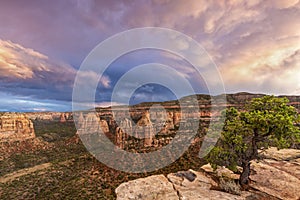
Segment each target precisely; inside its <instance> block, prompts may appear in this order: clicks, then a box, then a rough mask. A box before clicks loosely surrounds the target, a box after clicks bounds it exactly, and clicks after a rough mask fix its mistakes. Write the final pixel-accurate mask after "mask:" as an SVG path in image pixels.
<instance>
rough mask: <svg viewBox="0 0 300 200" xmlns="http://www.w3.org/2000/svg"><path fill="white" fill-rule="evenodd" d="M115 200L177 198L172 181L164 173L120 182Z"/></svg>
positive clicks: (162, 199)
mask: <svg viewBox="0 0 300 200" xmlns="http://www.w3.org/2000/svg"><path fill="white" fill-rule="evenodd" d="M116 194H117V200H137V199H143V200H167V199H168V200H179V197H178V195H177V192H176V191H175V190H174V188H173V185H172V183H170V182H169V181H168V179H167V178H166V177H165V176H164V175H154V176H149V177H146V178H140V179H136V180H133V181H129V182H126V183H122V184H121V185H120V186H119V187H118V188H117V189H116Z"/></svg>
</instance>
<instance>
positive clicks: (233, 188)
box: [219, 177, 242, 195]
mask: <svg viewBox="0 0 300 200" xmlns="http://www.w3.org/2000/svg"><path fill="white" fill-rule="evenodd" d="M219 187H220V188H221V190H224V191H225V192H228V193H230V194H235V195H241V193H242V192H241V188H240V185H239V184H238V183H236V182H235V181H234V180H232V179H228V178H223V177H221V178H220V183H219Z"/></svg>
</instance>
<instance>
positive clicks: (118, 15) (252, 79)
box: [0, 0, 300, 111]
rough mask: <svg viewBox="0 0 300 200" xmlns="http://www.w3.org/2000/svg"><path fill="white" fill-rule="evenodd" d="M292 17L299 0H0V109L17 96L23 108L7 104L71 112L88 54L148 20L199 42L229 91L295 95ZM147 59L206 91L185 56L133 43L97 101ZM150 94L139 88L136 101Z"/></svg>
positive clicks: (298, 60) (296, 35) (297, 29)
mask: <svg viewBox="0 0 300 200" xmlns="http://www.w3.org/2000/svg"><path fill="white" fill-rule="evenodd" d="M299 19H300V1H299V0H286V1H284V0H274V1H272V0H267V1H264V0H254V1H248V2H246V1H241V0H230V1H226V0H221V1H205V0H203V1H199V0H191V1H181V0H152V1H96V0H87V1H55V2H54V1H51V2H50V1H49V2H45V1H33V0H30V1H6V2H5V3H1V6H0V27H1V28H0V102H1V105H0V111H1V110H2V111H4V110H12V109H8V108H11V107H12V104H13V103H16V102H18V101H27V102H28V107H26V108H24V107H22V106H21V104H15V105H16V106H17V108H15V109H16V110H22V111H30V110H33V108H35V109H45V110H70V108H71V107H70V102H71V101H72V87H73V83H74V79H75V76H76V72H77V71H78V69H79V67H80V65H81V63H82V62H83V60H84V59H85V57H86V56H87V55H88V54H89V52H90V51H91V50H92V49H93V48H94V47H95V46H96V45H98V44H99V43H100V42H101V41H103V40H105V39H106V38H108V37H110V36H112V35H114V34H117V33H119V32H121V31H125V30H129V29H132V28H138V27H149V26H151V27H163V28H169V29H173V30H176V31H180V32H182V33H184V34H186V35H188V36H190V37H191V38H193V39H194V40H196V41H197V42H198V43H199V44H201V45H202V46H203V47H204V48H205V50H206V51H207V53H208V54H209V55H210V56H211V58H212V59H213V61H214V63H215V64H216V66H217V67H218V69H219V71H220V73H221V76H222V79H223V81H224V87H225V90H226V92H227V93H236V92H241V91H246V92H253V93H266V94H286V95H291V94H297V95H299V93H300V21H299ZM174 42H176V41H174ZM153 61H155V62H157V63H164V64H168V65H169V66H170V67H173V68H174V69H176V70H177V71H178V72H179V73H182V74H184V77H186V78H187V79H188V80H189V81H190V82H191V83H192V84H193V87H195V88H196V92H197V93H206V92H207V88H206V86H205V80H204V81H203V80H202V79H201V77H199V76H198V75H195V73H194V71H193V69H192V67H191V66H189V65H188V63H186V62H185V61H184V59H182V58H178V57H173V56H172V55H171V54H167V53H162V52H150V53H149V51H141V52H136V54H134V53H130V54H129V55H124V56H123V57H120V58H119V59H118V60H116V62H114V63H112V67H111V69H110V70H108V71H107V72H106V73H105V75H104V76H103V77H102V78H101V80H100V84H99V88H98V94H97V95H96V101H97V102H98V103H106V102H109V100H110V96H111V92H112V90H113V87H114V85H115V84H116V82H117V80H118V79H119V78H120V77H121V76H122V75H123V74H124V73H125V72H126V71H128V70H130V69H131V68H132V67H134V66H136V65H138V64H144V63H149V62H153ZM84 75H85V76H86V77H88V78H90V79H92V78H96V77H95V75H94V74H93V72H87V73H86V74H84ZM142 89H143V88H142ZM142 89H141V91H142ZM148 90H149V87H148ZM151 92H155V95H156V96H157V97H158V99H151V100H168V98H173V96H172V95H171V96H172V97H171V96H170V97H168V96H164V97H163V94H165V91H163V90H161V89H159V88H156V89H152V91H151ZM142 93H143V91H142ZM148 94H149V95H150V92H149V91H146V90H145V91H144V93H143V95H144V96H143V95H141V94H139V96H143V98H142V99H139V101H144V100H147V99H149V98H150V97H149V96H147V95H148ZM8 99H10V100H11V101H9V100H8ZM115 103H118V102H115ZM119 103H122V102H119ZM30 105H31V106H30Z"/></svg>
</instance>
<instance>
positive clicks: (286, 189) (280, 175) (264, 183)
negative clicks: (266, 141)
mask: <svg viewBox="0 0 300 200" xmlns="http://www.w3.org/2000/svg"><path fill="white" fill-rule="evenodd" d="M280 164H281V165H280ZM287 166H289V167H290V169H289V170H291V171H293V170H297V169H298V170H299V166H297V165H295V166H294V168H293V166H292V164H283V163H282V162H281V163H277V162H274V161H271V160H270V161H268V160H266V161H261V162H252V164H251V169H252V170H253V171H254V173H251V175H250V178H251V180H252V183H251V186H252V187H254V188H256V189H258V190H260V191H262V192H265V193H267V194H269V195H272V196H275V197H279V198H281V199H286V200H298V199H300V180H299V178H297V175H298V174H297V173H289V172H288V171H287Z"/></svg>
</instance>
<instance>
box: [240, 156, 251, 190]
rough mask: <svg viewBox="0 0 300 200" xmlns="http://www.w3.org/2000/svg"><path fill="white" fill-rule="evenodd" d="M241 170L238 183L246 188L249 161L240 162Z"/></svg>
mask: <svg viewBox="0 0 300 200" xmlns="http://www.w3.org/2000/svg"><path fill="white" fill-rule="evenodd" d="M242 167H243V172H242V174H241V175H240V179H239V182H240V185H241V186H242V189H244V190H245V189H247V188H248V185H249V176H250V161H244V162H243V163H242Z"/></svg>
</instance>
